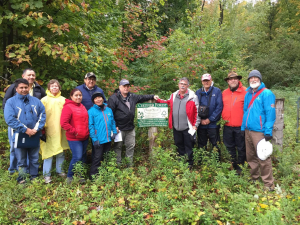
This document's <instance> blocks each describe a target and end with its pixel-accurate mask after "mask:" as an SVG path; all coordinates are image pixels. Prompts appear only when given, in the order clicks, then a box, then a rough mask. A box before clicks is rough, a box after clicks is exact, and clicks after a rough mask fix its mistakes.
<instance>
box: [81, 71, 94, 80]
mask: <svg viewBox="0 0 300 225" xmlns="http://www.w3.org/2000/svg"><path fill="white" fill-rule="evenodd" d="M89 77H95V78H96V75H95V74H94V73H93V72H88V73H87V74H86V75H85V76H84V79H86V78H89Z"/></svg>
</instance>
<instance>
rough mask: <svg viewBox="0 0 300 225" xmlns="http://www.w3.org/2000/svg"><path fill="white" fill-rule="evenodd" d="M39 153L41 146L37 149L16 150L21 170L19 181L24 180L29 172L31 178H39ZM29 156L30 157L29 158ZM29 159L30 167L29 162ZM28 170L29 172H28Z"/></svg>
mask: <svg viewBox="0 0 300 225" xmlns="http://www.w3.org/2000/svg"><path fill="white" fill-rule="evenodd" d="M39 151H40V146H39V147H36V148H15V153H16V154H15V156H16V157H17V160H18V163H17V166H18V168H19V176H18V181H21V180H24V179H25V178H26V174H27V173H28V172H29V174H30V178H31V179H32V178H36V177H37V176H38V169H39ZM27 156H28V157H27ZM28 159H29V163H28V165H29V166H28V167H27V160H28ZM27 170H28V172H27Z"/></svg>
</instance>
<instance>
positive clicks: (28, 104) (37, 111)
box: [4, 93, 46, 138]
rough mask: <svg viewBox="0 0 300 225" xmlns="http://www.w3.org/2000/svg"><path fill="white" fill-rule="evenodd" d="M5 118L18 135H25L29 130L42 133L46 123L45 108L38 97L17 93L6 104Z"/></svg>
mask: <svg viewBox="0 0 300 225" xmlns="http://www.w3.org/2000/svg"><path fill="white" fill-rule="evenodd" d="M4 118H5V122H6V123H7V125H8V126H9V127H11V128H12V129H13V130H14V131H15V132H17V133H25V132H26V130H27V128H30V129H35V130H36V131H40V130H42V129H43V127H44V125H45V122H46V114H45V107H44V105H43V104H42V103H41V101H40V100H39V99H37V98H36V97H32V96H30V95H29V94H28V95H20V94H18V93H16V95H15V96H13V97H11V98H10V99H8V100H7V102H6V106H5V109H4ZM13 138H14V137H13Z"/></svg>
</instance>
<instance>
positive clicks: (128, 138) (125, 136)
mask: <svg viewBox="0 0 300 225" xmlns="http://www.w3.org/2000/svg"><path fill="white" fill-rule="evenodd" d="M120 132H121V134H122V140H123V141H120V142H115V143H114V151H115V152H116V154H117V164H121V161H122V146H123V143H124V145H125V147H126V157H127V158H128V160H129V165H132V163H133V154H134V146H135V130H134V129H133V130H124V131H123V130H122V131H120Z"/></svg>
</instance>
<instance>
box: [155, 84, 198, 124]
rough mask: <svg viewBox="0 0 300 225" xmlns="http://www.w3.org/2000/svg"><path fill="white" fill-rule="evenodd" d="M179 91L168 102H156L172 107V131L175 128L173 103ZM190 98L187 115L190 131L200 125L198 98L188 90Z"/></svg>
mask: <svg viewBox="0 0 300 225" xmlns="http://www.w3.org/2000/svg"><path fill="white" fill-rule="evenodd" d="M178 92H179V90H178V91H176V92H174V93H173V94H171V96H170V98H169V99H168V100H162V99H158V100H156V102H158V103H167V104H168V105H169V106H170V114H169V128H170V129H172V127H173V103H174V100H175V97H176V95H177V94H178ZM188 92H189V98H188V101H187V103H186V114H187V120H188V121H187V122H188V126H189V130H190V129H193V126H196V127H198V126H199V124H200V118H199V117H198V107H199V104H198V97H197V96H196V95H195V92H193V91H192V90H190V89H188Z"/></svg>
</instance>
